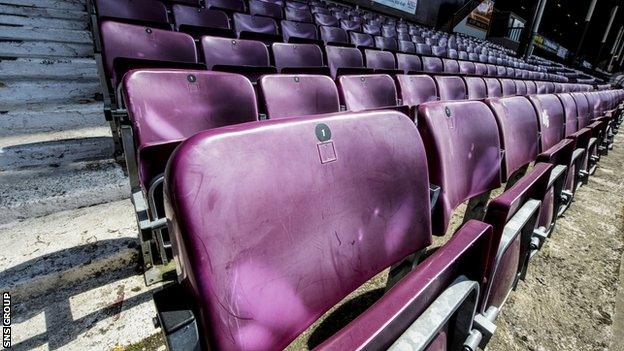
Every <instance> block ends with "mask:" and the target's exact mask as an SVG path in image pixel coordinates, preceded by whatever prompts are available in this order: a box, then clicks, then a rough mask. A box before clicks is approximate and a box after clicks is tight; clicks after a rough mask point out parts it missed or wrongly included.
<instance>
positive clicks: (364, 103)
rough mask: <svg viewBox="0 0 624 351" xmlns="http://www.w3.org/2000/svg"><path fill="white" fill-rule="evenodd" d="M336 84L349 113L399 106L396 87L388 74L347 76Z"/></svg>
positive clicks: (342, 77) (339, 79)
mask: <svg viewBox="0 0 624 351" xmlns="http://www.w3.org/2000/svg"><path fill="white" fill-rule="evenodd" d="M336 84H337V86H338V93H339V94H340V101H341V102H342V104H343V105H345V107H346V108H347V110H349V111H362V110H370V109H378V108H384V107H396V106H397V90H396V86H395V85H394V80H393V79H392V77H390V76H389V75H387V74H368V75H345V76H340V77H339V78H338V79H337V80H336Z"/></svg>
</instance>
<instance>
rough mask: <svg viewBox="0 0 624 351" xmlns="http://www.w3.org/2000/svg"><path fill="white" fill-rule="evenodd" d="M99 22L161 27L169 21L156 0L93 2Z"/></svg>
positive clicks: (164, 10)
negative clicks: (108, 21)
mask: <svg viewBox="0 0 624 351" xmlns="http://www.w3.org/2000/svg"><path fill="white" fill-rule="evenodd" d="M94 4H95V8H96V10H97V16H98V19H99V20H106V19H112V20H115V21H124V22H130V23H136V24H140V23H143V24H149V25H155V26H158V27H161V26H163V25H166V24H167V23H168V21H169V19H168V16H167V8H166V7H165V5H164V4H163V3H162V2H160V1H158V0H95V1H94Z"/></svg>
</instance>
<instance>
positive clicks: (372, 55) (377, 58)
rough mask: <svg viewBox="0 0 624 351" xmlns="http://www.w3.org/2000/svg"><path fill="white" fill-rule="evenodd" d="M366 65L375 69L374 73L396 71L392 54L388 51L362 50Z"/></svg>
mask: <svg viewBox="0 0 624 351" xmlns="http://www.w3.org/2000/svg"><path fill="white" fill-rule="evenodd" d="M364 57H365V58H366V67H368V68H372V69H374V70H375V73H396V71H397V68H396V62H395V61H394V55H393V54H392V53H391V52H389V51H379V50H372V49H366V50H364Z"/></svg>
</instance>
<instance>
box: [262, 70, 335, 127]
mask: <svg viewBox="0 0 624 351" xmlns="http://www.w3.org/2000/svg"><path fill="white" fill-rule="evenodd" d="M260 92H261V93H260V96H261V99H262V100H263V103H264V106H265V109H266V113H267V116H268V117H269V118H271V119H275V118H283V117H293V116H307V115H317V114H323V113H331V112H339V111H340V101H339V99H338V90H337V89H336V84H334V81H333V80H332V79H331V78H329V77H327V76H320V75H308V74H302V75H288V74H269V75H265V76H263V77H262V78H261V79H260Z"/></svg>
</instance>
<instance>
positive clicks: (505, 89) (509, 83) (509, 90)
mask: <svg viewBox="0 0 624 351" xmlns="http://www.w3.org/2000/svg"><path fill="white" fill-rule="evenodd" d="M499 81H500V84H501V93H502V94H503V96H514V95H516V84H515V83H514V81H513V80H512V79H508V78H502V79H499Z"/></svg>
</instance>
